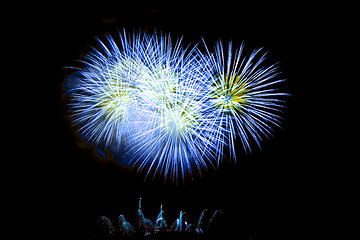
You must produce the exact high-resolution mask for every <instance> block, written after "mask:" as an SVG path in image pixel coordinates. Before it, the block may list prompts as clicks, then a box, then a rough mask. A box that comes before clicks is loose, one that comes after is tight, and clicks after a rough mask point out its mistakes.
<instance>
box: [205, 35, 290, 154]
mask: <svg viewBox="0 0 360 240" xmlns="http://www.w3.org/2000/svg"><path fill="white" fill-rule="evenodd" d="M243 47H244V45H243V44H242V45H241V47H240V48H239V49H238V50H236V51H235V52H233V50H232V43H231V42H230V43H229V45H228V49H227V50H228V51H227V52H226V51H225V50H224V48H223V45H222V43H221V42H220V41H219V42H218V43H217V44H216V47H215V53H214V54H213V53H210V52H209V50H208V48H206V49H207V54H205V55H201V56H202V59H203V66H204V67H205V68H206V69H207V70H206V71H208V72H211V77H210V79H209V82H208V87H209V91H208V93H209V94H210V105H211V106H212V107H213V111H214V112H213V114H214V115H215V116H216V117H217V118H218V119H221V121H222V122H221V125H219V127H222V128H225V129H226V130H227V134H226V136H223V137H224V141H218V143H224V142H226V145H228V147H229V149H230V155H231V156H232V157H233V158H234V159H236V154H235V142H236V138H237V137H238V138H239V139H240V141H241V143H242V145H243V148H244V150H245V151H246V152H251V144H250V142H251V139H253V140H254V142H255V143H256V145H257V146H258V147H260V144H261V142H262V140H263V138H264V137H268V136H271V135H272V132H273V127H274V126H276V127H280V123H281V117H280V113H281V112H282V109H283V108H284V103H285V102H284V100H282V99H281V98H282V97H283V96H287V95H288V94H286V93H282V92H280V91H279V90H278V89H276V88H275V86H276V85H277V84H278V83H281V82H283V81H284V79H282V78H279V75H280V72H279V71H278V67H277V64H272V65H270V66H266V65H265V64H264V60H265V58H266V54H267V53H261V49H257V50H254V51H253V52H252V53H251V55H250V56H249V57H246V56H243ZM219 137H220V138H221V137H222V136H219ZM219 147H220V148H222V147H223V145H222V146H219Z"/></svg>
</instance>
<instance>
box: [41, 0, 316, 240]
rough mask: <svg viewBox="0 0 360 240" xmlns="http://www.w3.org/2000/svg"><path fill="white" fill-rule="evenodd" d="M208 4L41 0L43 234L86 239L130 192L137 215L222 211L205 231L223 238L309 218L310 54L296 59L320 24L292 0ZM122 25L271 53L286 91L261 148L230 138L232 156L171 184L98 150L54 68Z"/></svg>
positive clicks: (127, 204)
mask: <svg viewBox="0 0 360 240" xmlns="http://www.w3.org/2000/svg"><path fill="white" fill-rule="evenodd" d="M118 2H120V1H118ZM208 4H209V6H203V5H196V6H192V5H189V4H185V3H182V4H179V3H172V4H170V5H161V4H153V3H146V4H140V3H136V2H135V3H131V4H121V3H117V4H108V3H107V2H106V1H104V2H103V1H101V2H99V3H95V2H91V3H86V4H85V3H84V5H77V6H74V5H73V4H65V3H63V4H59V5H54V6H51V7H49V10H51V11H49V12H48V13H47V14H46V16H44V17H42V18H39V24H40V22H47V24H43V25H42V26H43V27H42V29H41V32H42V34H43V36H44V37H45V36H46V38H45V39H43V42H44V45H43V46H44V47H45V49H48V51H45V52H44V53H43V59H44V61H46V62H47V63H46V64H47V65H50V67H49V69H48V70H49V74H47V79H48V80H47V83H46V84H47V86H48V87H49V89H51V90H50V91H47V92H46V93H45V95H44V96H46V97H47V99H48V100H47V101H46V104H48V106H50V107H49V111H48V112H46V113H45V115H46V120H44V122H45V123H44V128H46V132H47V133H46V138H44V140H43V141H44V146H46V149H47V151H46V153H45V155H46V156H45V158H46V159H47V161H46V163H45V164H44V165H43V168H44V169H43V173H45V176H46V177H45V182H48V186H47V187H44V189H43V191H44V194H45V195H46V199H47V200H46V202H48V203H49V204H50V205H49V207H48V208H49V212H48V217H47V219H48V223H49V225H50V226H49V230H50V231H49V232H50V234H54V235H53V237H54V236H55V237H56V238H57V237H59V239H90V237H91V236H92V234H93V233H94V227H95V223H96V221H97V219H98V218H99V217H100V216H101V215H106V216H108V217H109V218H110V219H112V220H114V221H116V219H117V217H118V215H120V214H125V216H126V217H127V219H130V220H131V218H133V216H134V214H135V211H136V209H137V204H138V199H139V197H142V198H143V212H144V215H145V216H146V217H147V218H150V219H152V220H154V219H155V218H156V216H157V214H158V211H159V207H160V204H163V205H164V210H165V218H166V220H167V222H168V224H171V223H172V222H173V221H174V220H175V218H176V217H177V216H178V213H179V211H180V210H183V211H185V212H187V214H188V218H189V220H193V219H194V220H193V221H194V222H195V221H197V218H198V217H199V215H200V213H201V211H202V210H203V209H205V208H207V209H209V210H212V211H213V210H215V209H221V210H222V211H223V212H224V215H223V218H221V222H220V223H219V224H218V232H217V233H216V234H218V235H216V234H215V235H214V236H220V235H221V236H222V237H223V239H230V236H234V235H233V234H235V236H236V237H235V238H231V239H250V237H251V239H252V240H255V239H278V240H281V239H301V237H303V236H304V235H305V236H306V234H305V233H306V232H307V231H308V230H309V229H311V228H312V227H313V226H312V224H313V222H312V221H313V218H311V217H309V214H310V210H309V209H310V207H311V206H312V205H314V204H315V203H314V202H312V201H313V200H311V199H312V198H311V197H310V196H311V195H312V193H313V192H316V190H315V187H313V186H312V183H311V182H312V181H311V179H312V178H313V170H312V169H311V166H312V162H311V161H312V159H313V158H312V156H309V155H311V154H310V152H311V151H310V149H314V148H313V145H312V143H314V142H315V140H313V139H312V140H310V141H306V140H305V139H306V137H305V136H304V135H305V131H308V129H307V127H308V126H307V124H308V122H309V117H308V116H310V115H311V114H310V113H306V114H304V112H305V111H306V110H307V109H308V108H307V104H309V101H308V100H304V99H307V98H309V97H310V96H309V95H307V94H308V93H307V92H306V91H307V89H308V84H309V83H310V79H309V78H308V75H309V72H306V64H310V63H311V62H312V61H314V60H312V59H310V60H309V61H308V62H307V63H305V62H304V59H305V57H306V56H305V55H306V52H309V49H308V47H309V46H310V47H311V46H313V45H316V44H318V43H319V42H317V40H316V37H315V35H314V33H317V31H318V29H321V24H322V23H321V21H319V22H316V23H314V22H313V21H311V19H313V18H314V17H313V15H314V14H313V12H312V11H309V10H307V9H308V8H307V6H300V5H299V6H298V5H296V4H291V5H281V4H275V3H266V4H265V5H264V4H262V3H260V2H256V3H253V4H243V3H236V5H234V3H233V4H226V5H225V4H221V3H215V2H208ZM218 4H221V5H218ZM123 28H125V29H126V30H127V31H128V32H131V31H132V30H133V29H134V30H142V31H148V32H150V33H151V32H153V31H154V29H156V30H157V31H158V32H160V31H162V32H164V33H171V36H172V37H173V38H174V39H175V38H179V37H181V36H183V37H184V39H183V40H184V43H185V45H186V44H188V43H199V42H200V41H201V37H203V38H204V40H205V41H206V42H207V44H208V45H209V46H214V44H215V42H216V41H217V40H218V39H221V40H222V41H223V42H224V43H225V44H227V42H228V41H229V40H232V41H233V44H234V46H237V47H238V46H240V44H241V42H242V41H244V43H245V50H249V51H250V50H252V49H254V48H259V47H264V50H265V51H268V52H269V54H268V59H269V62H280V70H281V72H282V76H283V77H284V78H286V79H287V81H286V82H285V83H284V84H281V88H282V89H281V90H282V91H284V92H287V93H290V94H291V97H287V98H286V100H287V104H286V106H287V109H286V110H285V111H284V114H283V115H282V116H283V118H284V121H283V124H282V128H283V129H276V131H275V133H274V137H273V138H270V139H265V141H264V142H263V145H262V149H261V150H260V149H257V148H256V147H255V146H254V148H253V153H252V154H250V155H246V154H245V152H244V151H243V150H242V147H241V145H240V144H239V145H238V161H237V163H234V162H230V161H228V160H227V159H224V162H223V164H221V165H220V166H219V168H218V169H209V170H208V171H205V172H204V173H203V177H202V178H200V177H195V179H194V180H193V181H186V182H185V184H179V185H178V186H176V185H174V184H172V183H170V182H168V183H164V182H163V181H162V179H159V178H156V179H155V180H151V179H148V180H146V181H144V176H143V175H142V174H138V173H136V172H135V171H132V170H129V169H128V168H126V167H123V166H121V165H120V164H118V163H117V162H116V161H114V160H112V159H110V158H106V159H104V158H100V157H98V156H97V155H96V154H95V150H94V148H93V147H92V146H91V145H90V144H84V142H82V140H81V138H80V137H79V136H78V135H77V133H76V128H75V127H72V125H71V120H70V118H69V117H68V107H67V104H69V98H68V97H66V96H65V95H64V89H63V87H62V84H63V82H64V79H65V77H66V76H67V75H68V74H70V73H71V72H72V71H71V70H69V69H65V68H64V67H66V66H77V64H78V63H77V62H76V61H75V60H76V59H81V57H82V56H83V55H84V54H86V52H88V51H89V50H90V47H91V46H95V45H96V40H95V36H97V37H99V38H100V39H103V37H104V34H106V33H110V34H112V35H116V34H117V32H118V31H119V30H122V29H123ZM319 31H320V30H319ZM319 106H320V105H319ZM314 124H316V123H314ZM314 138H316V137H314ZM309 148H310V149H309ZM43 149H45V147H43ZM44 151H45V150H44ZM47 178H48V181H47V180H46V179H47ZM310 186H311V187H310ZM307 218H311V219H307ZM46 221H47V220H46ZM222 234H223V235H222ZM49 239H52V238H49Z"/></svg>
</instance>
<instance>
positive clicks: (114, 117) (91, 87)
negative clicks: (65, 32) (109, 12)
mask: <svg viewBox="0 0 360 240" xmlns="http://www.w3.org/2000/svg"><path fill="white" fill-rule="evenodd" d="M119 36H120V40H119V42H118V43H117V42H116V41H115V40H114V39H113V38H112V37H111V36H107V38H106V41H104V42H102V41H100V40H98V43H99V48H98V49H97V48H93V50H92V51H91V52H90V53H88V54H87V55H86V56H85V57H84V59H83V60H81V62H82V64H83V66H82V67H80V68H75V69H76V70H77V72H75V73H74V74H73V75H71V77H69V78H68V79H67V81H66V83H65V87H66V88H67V90H68V91H67V93H68V94H69V95H70V96H71V110H72V116H73V118H74V121H73V122H74V124H75V125H78V126H79V131H80V133H81V136H82V137H83V138H84V139H85V140H86V141H88V142H91V143H93V144H95V145H96V146H97V147H98V148H99V149H102V150H104V149H109V150H110V151H111V152H112V153H113V154H114V155H115V157H117V158H118V159H121V160H120V161H122V162H123V163H125V164H127V165H131V166H137V167H138V170H139V171H146V173H147V174H146V176H148V175H149V174H150V173H153V174H154V176H155V175H156V174H158V175H162V176H163V177H164V179H165V180H166V179H171V180H172V181H176V182H177V181H178V179H183V180H184V179H185V177H186V176H192V173H193V172H194V171H197V172H198V173H200V174H201V170H202V169H204V168H207V167H209V166H217V165H218V164H219V163H221V161H222V159H223V155H224V151H225V149H228V150H229V152H230V156H231V158H233V159H235V158H236V157H235V156H236V154H235V142H236V139H239V140H240V142H241V143H242V145H243V148H244V150H245V151H246V152H251V146H250V142H251V141H250V140H251V139H252V140H254V142H255V143H256V144H257V145H258V146H259V147H260V143H261V141H262V140H263V138H264V137H268V136H271V135H272V133H273V127H280V120H281V118H280V116H279V114H280V113H281V112H282V109H283V108H284V100H282V99H281V98H282V97H284V96H286V95H287V94H285V93H281V92H280V91H279V90H277V89H276V88H275V85H277V84H278V83H280V82H282V81H284V79H281V78H279V71H278V67H277V64H273V65H270V66H266V65H265V64H264V60H265V57H266V53H260V52H262V51H261V49H258V50H255V51H253V52H252V54H251V55H250V56H249V57H246V56H243V45H241V47H240V49H237V50H235V51H233V50H232V44H231V42H230V43H229V45H228V48H227V51H225V50H224V47H223V45H222V43H221V42H218V43H217V45H216V47H215V52H214V53H212V52H210V50H209V49H208V47H207V46H206V44H205V43H204V46H205V49H206V51H205V52H201V51H200V50H199V48H198V47H190V46H187V47H184V46H183V45H182V41H181V39H179V40H177V41H176V42H175V44H174V43H173V41H172V39H171V38H170V35H167V34H160V35H158V34H156V33H155V34H154V35H148V34H146V33H134V34H132V35H127V34H126V33H125V31H124V32H122V33H120V34H119Z"/></svg>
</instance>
